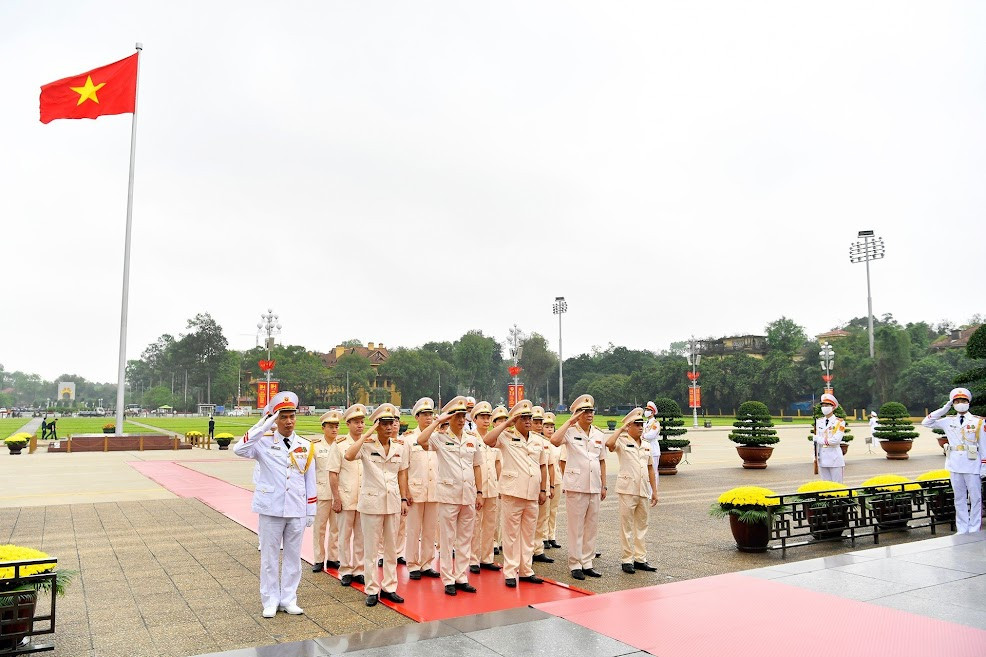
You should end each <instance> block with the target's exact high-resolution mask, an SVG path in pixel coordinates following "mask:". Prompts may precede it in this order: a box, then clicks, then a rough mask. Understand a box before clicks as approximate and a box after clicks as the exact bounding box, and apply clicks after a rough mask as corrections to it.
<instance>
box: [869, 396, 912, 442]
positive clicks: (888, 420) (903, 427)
mask: <svg viewBox="0 0 986 657" xmlns="http://www.w3.org/2000/svg"><path fill="white" fill-rule="evenodd" d="M873 436H874V437H875V438H879V439H880V440H889V441H891V442H898V441H904V440H914V439H915V438H917V437H918V432H917V431H915V430H914V424H913V423H912V422H911V420H910V413H908V412H907V408H906V407H905V406H904V405H903V404H901V403H898V402H887V403H886V404H884V405H883V406H881V407H880V410H879V417H877V419H876V429H874V430H873Z"/></svg>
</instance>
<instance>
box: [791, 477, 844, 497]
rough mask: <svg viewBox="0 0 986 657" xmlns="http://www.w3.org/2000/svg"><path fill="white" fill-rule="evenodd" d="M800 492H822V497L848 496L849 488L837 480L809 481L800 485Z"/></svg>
mask: <svg viewBox="0 0 986 657" xmlns="http://www.w3.org/2000/svg"><path fill="white" fill-rule="evenodd" d="M797 492H799V493H820V497H848V496H849V488H848V486H845V485H843V484H840V483H838V482H835V481H809V482H808V483H806V484H802V485H801V486H799V487H798V491H797Z"/></svg>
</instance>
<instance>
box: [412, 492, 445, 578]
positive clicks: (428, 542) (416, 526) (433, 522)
mask: <svg viewBox="0 0 986 657" xmlns="http://www.w3.org/2000/svg"><path fill="white" fill-rule="evenodd" d="M437 532H438V503H437V502H415V503H414V504H412V505H411V506H409V507H408V509H407V531H406V534H407V538H406V539H405V547H404V560H405V561H407V569H408V571H409V572H413V571H415V570H427V569H429V568H431V563H432V562H433V561H434V560H435V534H436V533H437Z"/></svg>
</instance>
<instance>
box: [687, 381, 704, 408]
mask: <svg viewBox="0 0 986 657" xmlns="http://www.w3.org/2000/svg"><path fill="white" fill-rule="evenodd" d="M688 408H702V386H692V387H691V388H689V389H688Z"/></svg>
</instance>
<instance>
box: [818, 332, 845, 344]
mask: <svg viewBox="0 0 986 657" xmlns="http://www.w3.org/2000/svg"><path fill="white" fill-rule="evenodd" d="M848 337H849V331H843V330H842V329H835V330H834V331H826V332H825V333H819V334H818V335H816V336H815V339H816V340H818V342H819V344H821V343H822V342H833V341H834V340H839V339H841V338H848Z"/></svg>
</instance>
